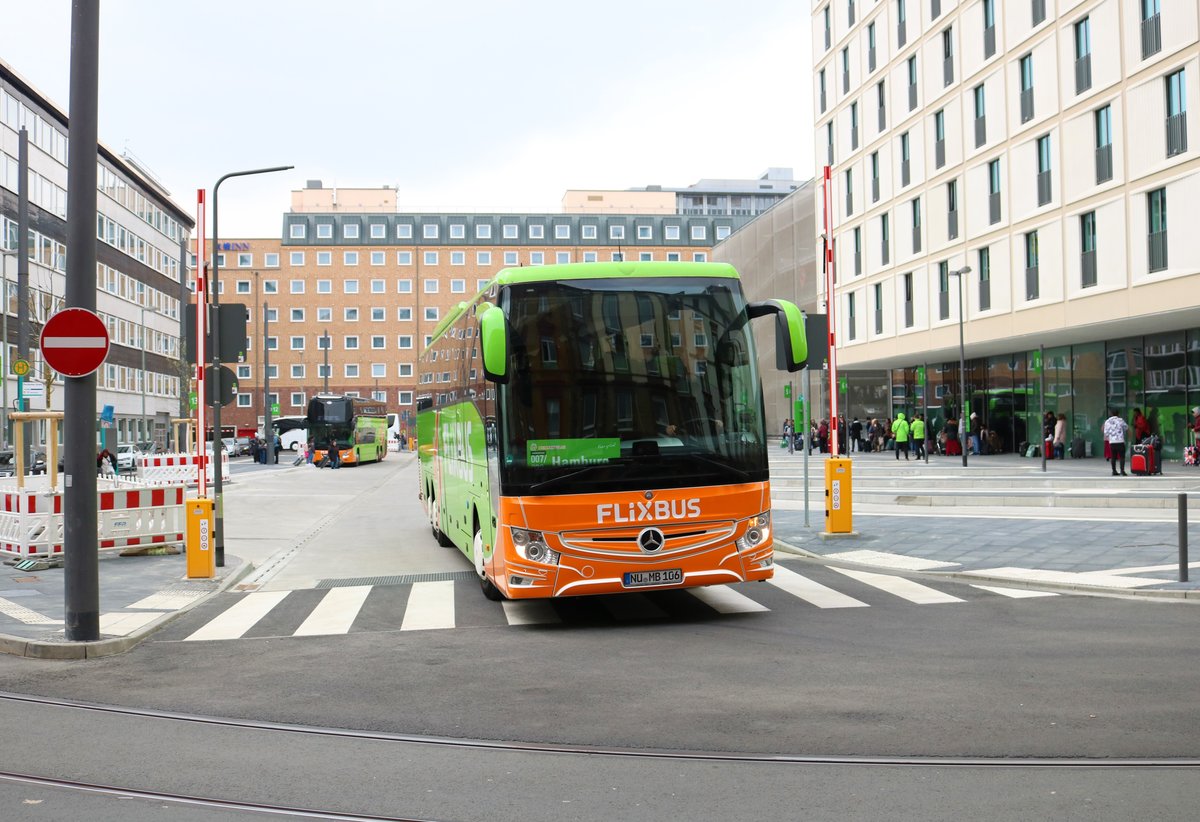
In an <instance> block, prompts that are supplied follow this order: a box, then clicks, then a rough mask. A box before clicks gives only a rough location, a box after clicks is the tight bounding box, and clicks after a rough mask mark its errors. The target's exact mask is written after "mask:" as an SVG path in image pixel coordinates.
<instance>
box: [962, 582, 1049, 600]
mask: <svg viewBox="0 0 1200 822" xmlns="http://www.w3.org/2000/svg"><path fill="white" fill-rule="evenodd" d="M971 587H972V588H980V589H982V590H984V591H991V592H992V593H993V594H999V595H1000V596H1004V597H1012V598H1013V599H1029V598H1030V597H1056V596H1058V594H1056V593H1054V592H1053V591H1030V590H1028V589H1026V588H997V587H996V586H994V585H976V584H974V583H972V584H971Z"/></svg>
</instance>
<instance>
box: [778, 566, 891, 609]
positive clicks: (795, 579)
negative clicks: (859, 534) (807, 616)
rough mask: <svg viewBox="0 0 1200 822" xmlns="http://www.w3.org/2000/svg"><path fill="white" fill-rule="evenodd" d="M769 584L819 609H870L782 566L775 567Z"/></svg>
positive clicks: (865, 604) (852, 598)
mask: <svg viewBox="0 0 1200 822" xmlns="http://www.w3.org/2000/svg"><path fill="white" fill-rule="evenodd" d="M767 582H769V583H771V584H772V585H774V586H775V587H776V588H779V589H780V590H782V591H786V592H787V593H789V594H791V595H792V596H794V597H799V598H800V599H802V600H804V601H805V602H809V603H811V604H813V605H816V606H817V607H818V608H868V607H870V606H868V605H867V603H865V602H860V601H859V600H857V599H855V598H854V597H848V596H846V595H845V594H843V593H840V592H839V591H835V590H833V589H832V588H827V587H825V586H824V585H822V584H821V583H819V582H814V581H813V580H811V579H809V578H808V577H805V576H801V575H800V574H797V573H796V572H795V571H789V570H788V569H787V568H784V567H783V566H782V565H776V566H775V576H773V577H771V579H769V580H767Z"/></svg>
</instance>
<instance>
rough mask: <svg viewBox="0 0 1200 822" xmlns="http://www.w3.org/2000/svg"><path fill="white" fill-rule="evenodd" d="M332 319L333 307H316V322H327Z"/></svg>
mask: <svg viewBox="0 0 1200 822" xmlns="http://www.w3.org/2000/svg"><path fill="white" fill-rule="evenodd" d="M332 320H333V309H332V308H318V309H317V322H319V323H327V322H330V321H332Z"/></svg>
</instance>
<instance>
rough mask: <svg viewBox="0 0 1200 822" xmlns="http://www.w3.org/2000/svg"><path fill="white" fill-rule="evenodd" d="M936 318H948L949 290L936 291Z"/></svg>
mask: <svg viewBox="0 0 1200 822" xmlns="http://www.w3.org/2000/svg"><path fill="white" fill-rule="evenodd" d="M938 319H939V320H948V319H950V292H949V291H939V292H938Z"/></svg>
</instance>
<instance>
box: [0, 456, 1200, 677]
mask: <svg viewBox="0 0 1200 822" xmlns="http://www.w3.org/2000/svg"><path fill="white" fill-rule="evenodd" d="M283 456H285V455H281V457H283ZM398 456H399V459H397V460H396V462H401V461H403V463H405V464H406V463H408V462H410V461H411V460H412V455H411V454H401V455H398ZM802 459H803V458H802V457H801V455H800V454H799V453H797V454H795V455H788V454H787V453H786V452H779V453H776V452H775V449H772V453H771V470H772V492H773V506H774V510H773V517H774V524H775V537H776V540H777V545H778V547H779V550H780V551H781V552H788V551H791V552H794V553H800V554H806V555H809V556H812V557H814V558H818V559H821V560H823V561H827V562H830V563H835V564H854V565H861V566H870V567H873V568H875V569H877V570H881V571H888V572H899V573H922V574H940V575H953V576H962V577H965V578H968V579H970V580H971V581H973V582H977V583H981V584H982V583H986V582H987V581H994V582H996V583H997V584H1004V585H1006V586H1009V587H1012V586H1026V587H1038V588H1049V589H1068V590H1078V591H1094V592H1100V591H1107V592H1119V593H1121V594H1123V595H1130V596H1155V597H1164V596H1165V597H1185V598H1193V597H1195V598H1197V599H1200V582H1197V581H1196V578H1200V562H1190V563H1189V566H1190V571H1191V573H1190V574H1189V576H1191V577H1192V578H1193V579H1192V581H1189V582H1179V581H1177V576H1178V562H1179V551H1178V541H1177V537H1178V534H1177V524H1176V518H1175V512H1174V510H1173V509H1172V508H1171V507H1170V506H1163V507H1158V508H1153V507H1138V506H1139V505H1141V503H1136V501H1135V504H1134V506H1133V507H1120V506H1118V505H1116V504H1114V503H1115V502H1116V501H1118V500H1121V498H1122V496H1125V497H1130V496H1136V495H1138V494H1142V495H1147V494H1148V495H1151V496H1158V497H1162V498H1163V499H1164V500H1166V501H1168V502H1169V501H1170V499H1171V498H1173V497H1174V496H1175V495H1176V494H1177V493H1178V492H1184V493H1189V494H1190V496H1191V503H1192V504H1191V507H1190V511H1189V513H1190V515H1191V517H1190V523H1189V524H1190V530H1191V542H1192V543H1200V536H1198V535H1200V469H1192V468H1185V467H1183V466H1180V465H1178V464H1176V465H1168V466H1167V469H1166V470H1167V473H1166V475H1165V476H1164V477H1147V478H1136V477H1128V478H1117V479H1116V480H1114V479H1113V478H1111V476H1110V475H1109V471H1108V467H1107V465H1106V464H1105V463H1104V462H1103V461H1101V460H1098V459H1085V460H1068V461H1065V462H1057V463H1055V462H1050V463H1047V471H1046V472H1045V474H1043V473H1042V472H1041V470H1040V460H1026V459H1022V458H1018V457H1014V456H1012V455H997V456H988V457H979V458H972V459H971V460H970V465H969V467H967V468H963V467H962V465H961V460H960V458H958V457H934V458H931V460H930V462H929V463H928V464H926V463H918V462H916V461H915V460H914V461H912V462H910V463H909V464H905V463H904V461H903V460H900V461H899V463H897V461H896V460H895V458H894V456H893V455H892V454H852V455H851V462H852V463H853V471H854V474H855V486H854V495H855V497H856V498H857V497H858V496H859V494H860V493H861V494H862V495H863V496H864V497H868V498H870V499H871V500H873V501H872V502H869V503H867V504H863V505H861V506H860V505H858V503H857V502H856V503H855V507H854V513H853V516H852V533H850V534H846V535H828V534H826V533H825V522H824V514H823V487H824V478H823V472H824V460H823V459H821V458H819V457H818V456H816V455H813V457H812V458H811V460H810V465H809V468H810V474H809V483H808V488H809V497H810V510H809V516H808V520H809V523H808V524H807V525H806V524H805V514H804V511H803V505H802V502H801V501H800V497H801V495H802V490H803V489H802V484H803V482H802ZM242 463H243V461H242V460H239V461H238V462H237V463H235V464H234V465H233V466H232V477H231V481H230V483H229V484H228V485H227V486H226V494H228V495H235V494H237V493H238V488H239V487H248V486H251V485H254V484H256V483H258V482H261V481H263V480H267V479H269V477H270V476H272V475H277V474H279V473H280V472H296V471H314V470H316V469H313V468H311V467H306V466H302V467H293V466H292V465H291V461H290V460H288V459H281V462H280V464H279V465H271V466H262V465H253V464H251V463H249V462H248V461H245V462H244V464H242ZM1097 481H1099V482H1100V483H1101V484H1100V485H1099V486H1096V485H1095V483H1096V482H1097ZM789 483H790V484H791V487H790V489H789V487H788V486H789ZM797 483H800V486H801V487H799V488H798V487H796V484H797ZM938 483H948V484H949V486H950V487H951V488H953V489H961V488H965V487H967V486H971V487H974V488H975V489H976V490H977V491H978V490H979V489H980V488H984V489H986V488H987V487H990V486H997V485H998V486H1003V487H1005V488H1009V487H1011V486H1015V487H1016V488H1017V490H1018V491H1020V492H1023V493H1032V494H1034V495H1035V496H1037V497H1039V498H1041V497H1045V496H1047V495H1053V494H1059V493H1061V494H1063V495H1066V498H1067V504H1066V505H1065V507H1058V508H1056V507H1044V506H1037V505H1032V504H1028V503H1029V502H1030V500H1029V499H1027V498H1025V499H1022V498H1016V502H1015V504H1011V505H992V504H983V505H966V504H963V500H962V499H959V500H958V502H957V504H955V502H954V499H953V498H951V497H949V496H946V495H948V494H950V493H951V492H949V491H947V490H946V489H945V488H944V487H943V488H933V487H932V486H936V485H937V484H938ZM1114 483H1115V484H1114ZM926 485H928V486H930V487H931V488H932V490H930V491H929V496H927V497H922V498H921V499H924V501H925V502H924V504H921V505H913V504H904V503H901V502H896V501H892V502H880V500H881V499H885V498H886V497H887V496H888V494H889V493H890V494H892V496H893V497H895V498H896V499H905V500H909V501H910V502H911V501H912V500H913V499H917V497H915V496H914V495H913V494H912V492H913V490H914V488H917V487H925V486H926ZM889 488H890V489H891V490H890V491H889V490H888V489H889ZM1081 488H1084V489H1085V490H1086V493H1089V494H1098V495H1099V497H1100V503H1101V504H1100V505H1099V507H1079V508H1075V507H1070V495H1071V494H1072V493H1083V492H1081V491H1080V490H1079V489H1081ZM269 493H273V492H269ZM954 493H956V494H957V493H960V491H958V490H955V491H954ZM1005 493H1006V494H1011V493H1013V491H1011V490H1009V491H1005ZM788 494H790V496H788V498H786V499H784V498H782V497H784V496H785V495H788ZM939 494H941V495H943V496H938V495H939ZM267 499H269V500H271V502H270V504H272V505H278V504H281V503H280V501H279V500H276V499H275V498H274V497H267ZM229 500H230V497H229V496H227V497H226V503H227V506H228V505H229ZM290 501H291V500H285V502H290ZM967 501H968V502H969V500H967ZM1125 501H1126V502H1128V501H1129V500H1125ZM1091 502H1095V500H1092V501H1091ZM1106 502H1107V503H1108V504H1105V503H1106ZM326 503H327V504H326ZM340 504H341V503H340V502H338V500H336V499H329V500H325V501H323V502H322V504H317V501H316V500H311V501H310V503H309V504H302V505H294V504H292V505H289V506H288V507H287V511H286V514H287V516H286V524H283V523H280V521H279V520H278V519H272V518H270V517H266V518H263V517H252V518H248V519H247V522H246V524H245V527H244V528H242V529H241V533H240V534H239V533H235V532H234V530H233V529H231V528H230V521H229V519H228V516H229V514H228V513H227V520H226V527H227V539H226V565H225V567H223V568H219V569H217V577H216V578H215V579H212V580H187V579H186V578H185V574H186V564H185V557H184V556H183V555H182V554H180V555H173V556H151V557H121V556H118V555H116V554H115V553H113V552H107V551H106V552H102V554H101V558H100V563H99V577H100V612H101V615H102V624H101V631H102V640H101V641H100V642H99V643H77V642H67V641H65V638H64V634H63V620H64V613H65V603H64V583H63V570H62V569H61V568H57V569H48V570H44V571H35V572H23V571H17V570H16V569H15V568H13V567H11V566H0V651H3V652H6V653H13V654H18V655H26V656H37V657H43V658H74V659H78V658H83V657H85V656H87V657H91V656H102V655H106V654H112V653H120V652H123V651H125V650H127V649H128V648H130V647H133V645H134V644H136V643H137V642H138V641H139V640H140V639H141V638H142V637H144V636H146V635H147V634H149V633H151V632H153V631H154V630H157V629H158V628H159V627H161V626H162V625H163V624H165V623H166V622H168V621H170V620H171V619H173V618H174V617H176V616H178V614H180V613H182V612H183V611H185V610H187V609H189V608H190V607H193V606H194V605H196V604H198V603H199V602H201V601H204V600H205V599H207V598H208V597H210V596H211V595H213V594H215V593H217V592H219V591H221V590H225V589H227V588H229V587H231V586H233V585H235V584H237V583H238V581H239V580H241V579H243V578H244V577H246V576H247V575H248V574H250V573H251V572H252V571H254V570H255V569H256V568H262V567H263V566H264V565H267V564H270V563H271V562H286V561H287V560H288V557H287V556H286V554H287V549H288V548H290V547H294V545H293V543H297V542H299V541H302V540H303V539H306V538H307V537H306V536H305V535H306V534H310V533H311V532H312V531H313V529H319V528H320V527H321V523H322V522H323V521H324V519H323V518H326V517H328V516H329V514H330V511H331V510H333V509H334V508H337V507H339V506H340ZM331 506H332V508H331ZM229 510H230V509H229V508H228V507H227V512H228V511H229ZM1191 553H1192V555H1195V556H1198V558H1200V549H1195V550H1192V552H1191ZM1189 559H1190V557H1189Z"/></svg>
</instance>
